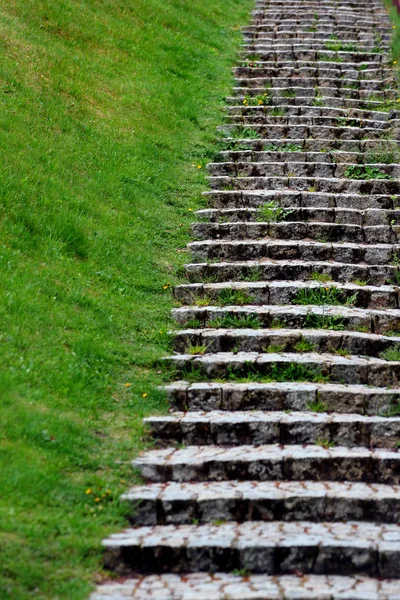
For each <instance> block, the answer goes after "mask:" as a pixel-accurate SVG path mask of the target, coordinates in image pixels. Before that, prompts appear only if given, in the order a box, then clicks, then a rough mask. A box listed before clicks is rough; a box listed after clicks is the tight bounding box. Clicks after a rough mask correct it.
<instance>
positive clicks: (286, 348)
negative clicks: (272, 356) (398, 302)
mask: <svg viewBox="0 0 400 600" xmlns="http://www.w3.org/2000/svg"><path fill="white" fill-rule="evenodd" d="M361 322H363V323H364V325H361V324H360V323H361ZM280 323H283V324H284V325H285V326H287V327H290V328H291V329H293V330H295V329H297V330H298V329H301V328H302V327H304V325H307V319H305V318H298V319H296V317H287V318H286V320H285V317H282V318H281V319H280ZM366 324H368V325H369V329H372V327H371V321H369V322H368V321H367V319H365V321H361V319H359V320H357V319H354V321H353V323H352V321H351V319H344V320H343V328H345V329H346V330H351V329H352V328H353V329H355V328H356V327H365V328H366ZM207 325H208V323H207V321H206V322H205V324H204V326H206V327H207ZM273 325H274V324H273V320H272V318H271V319H268V320H267V319H266V321H265V322H263V320H262V319H260V326H264V327H271V326H272V327H273ZM393 325H396V326H397V331H398V332H399V335H400V327H399V325H400V316H399V319H398V321H397V322H396V323H393ZM208 326H209V325H208ZM390 326H392V323H387V324H385V325H384V326H383V327H382V329H383V330H385V328H386V327H387V328H388V329H389V327H390ZM291 329H290V330H285V332H284V333H282V332H281V333H279V331H277V332H275V333H274V330H273V329H270V330H268V331H265V332H264V331H262V330H252V332H249V330H244V331H243V333H242V334H241V333H240V329H237V330H235V331H234V332H232V331H231V332H230V331H229V330H225V331H226V333H222V334H218V333H217V332H216V333H215V334H213V332H212V331H210V332H207V331H205V332H204V331H203V330H199V331H198V332H196V330H190V333H189V332H188V333H185V332H177V333H175V334H174V350H175V351H176V352H179V353H182V354H184V353H185V352H187V350H188V348H190V347H195V346H197V347H198V346H204V347H205V348H206V353H211V354H215V353H216V352H268V349H269V348H271V349H272V348H274V347H275V348H276V347H277V346H278V347H280V348H282V350H281V352H296V351H297V352H300V350H297V346H298V344H301V343H308V344H310V345H312V347H313V351H314V352H327V353H333V354H335V353H336V352H338V351H339V350H340V351H343V352H347V353H348V354H358V355H362V356H364V355H365V356H372V357H375V358H378V357H379V355H380V353H381V352H383V351H384V350H387V349H388V348H398V349H399V348H400V342H394V341H393V342H392V341H391V340H390V338H389V339H387V338H382V339H379V338H375V337H371V338H368V336H366V335H365V334H361V335H360V336H357V335H349V334H348V333H347V332H346V331H343V332H340V331H339V332H337V331H333V332H332V331H331V332H329V331H327V332H326V333H324V331H323V330H321V331H320V330H318V332H317V331H316V330H313V331H312V332H310V333H307V330H306V329H303V330H302V331H301V332H299V331H292V330H291ZM256 334H257V335H256ZM329 334H331V335H329Z"/></svg>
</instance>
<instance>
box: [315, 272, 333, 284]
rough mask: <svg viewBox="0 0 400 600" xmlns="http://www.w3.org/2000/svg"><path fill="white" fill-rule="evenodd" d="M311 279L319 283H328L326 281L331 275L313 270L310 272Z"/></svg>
mask: <svg viewBox="0 0 400 600" xmlns="http://www.w3.org/2000/svg"><path fill="white" fill-rule="evenodd" d="M311 279H312V281H318V282H319V283H328V281H332V277H331V276H330V275H328V274H327V273H318V272H316V271H314V272H313V273H311Z"/></svg>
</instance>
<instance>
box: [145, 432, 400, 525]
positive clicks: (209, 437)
mask: <svg viewBox="0 0 400 600" xmlns="http://www.w3.org/2000/svg"><path fill="white" fill-rule="evenodd" d="M149 425H150V429H151V434H152V436H153V437H154V438H155V439H156V440H158V441H159V442H162V444H168V445H175V444H177V443H179V444H185V445H187V446H198V445H201V446H207V445H218V446H241V445H247V444H252V445H260V444H284V445H288V444H315V443H317V442H318V441H319V440H324V442H329V443H332V444H334V445H336V446H346V447H349V448H351V447H357V446H358V447H366V448H370V447H371V448H393V449H396V448H397V446H398V443H399V441H400V420H399V421H396V422H393V421H392V422H391V423H390V424H386V423H379V424H377V423H374V424H368V423H365V422H362V423H361V422H359V423H356V422H342V423H312V422H307V423H305V422H304V421H298V422H295V423H274V422H271V423H267V422H262V423H261V422H258V421H253V422H252V423H251V422H241V423H240V422H237V421H236V422H231V423H229V420H226V421H225V422H223V423H217V422H213V423H210V422H206V421H205V420H199V421H197V422H196V421H194V420H193V421H191V422H190V423H185V422H179V421H159V420H157V421H151V420H150V422H149ZM398 502H399V510H400V498H399V500H398ZM302 518H306V517H302ZM321 520H323V519H321Z"/></svg>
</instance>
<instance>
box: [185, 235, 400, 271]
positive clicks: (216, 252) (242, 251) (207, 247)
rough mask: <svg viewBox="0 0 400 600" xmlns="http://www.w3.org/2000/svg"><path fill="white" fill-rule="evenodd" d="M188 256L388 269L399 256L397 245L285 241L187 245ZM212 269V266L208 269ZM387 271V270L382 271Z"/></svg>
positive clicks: (222, 259)
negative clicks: (330, 262)
mask: <svg viewBox="0 0 400 600" xmlns="http://www.w3.org/2000/svg"><path fill="white" fill-rule="evenodd" d="M188 246H189V249H190V251H191V253H192V256H193V257H194V259H195V260H196V261H204V260H218V261H224V260H229V261H235V260H236V261H239V260H241V261H246V260H259V259H263V258H269V259H270V260H276V261H279V260H293V261H296V260H304V261H307V260H312V261H320V262H324V261H335V262H341V263H343V264H349V265H357V264H359V263H366V264H367V265H390V264H393V262H394V261H395V260H396V257H397V255H398V253H399V248H398V247H397V245H393V246H390V245H387V246H382V247H379V246H374V245H372V244H370V245H363V246H361V245H360V246H358V247H357V246H345V245H343V246H341V245H340V244H336V245H335V244H334V243H331V242H329V243H326V244H324V243H322V242H313V244H311V243H310V244H309V245H308V244H306V243H303V244H301V241H300V242H299V243H298V244H296V242H293V243H291V242H289V241H287V243H286V244H279V241H278V240H276V241H275V240H273V239H272V240H268V241H265V242H264V241H259V240H257V241H256V240H254V241H253V242H247V241H243V242H242V243H241V242H219V241H218V240H215V241H213V242H207V241H205V242H193V243H191V244H189V245H188ZM210 266H212V265H210ZM383 268H388V267H383Z"/></svg>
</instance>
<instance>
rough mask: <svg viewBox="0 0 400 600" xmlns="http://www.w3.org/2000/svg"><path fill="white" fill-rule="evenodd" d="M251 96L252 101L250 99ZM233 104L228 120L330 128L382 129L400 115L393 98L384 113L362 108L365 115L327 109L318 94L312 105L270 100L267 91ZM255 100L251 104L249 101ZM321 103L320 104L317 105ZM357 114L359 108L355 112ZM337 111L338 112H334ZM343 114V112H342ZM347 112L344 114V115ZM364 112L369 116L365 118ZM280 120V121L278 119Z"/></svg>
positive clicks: (283, 81)
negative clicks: (295, 104) (292, 104)
mask: <svg viewBox="0 0 400 600" xmlns="http://www.w3.org/2000/svg"><path fill="white" fill-rule="evenodd" d="M288 82H290V79H288V78H282V79H280V80H279V83H280V84H282V85H287V84H288ZM296 82H298V83H301V84H303V83H304V84H307V83H308V82H307V81H306V79H305V78H304V79H303V78H298V79H296ZM252 98H253V100H252ZM237 100H239V102H238V101H236V103H235V104H234V105H231V106H227V107H226V110H225V113H226V120H227V122H228V123H231V124H234V123H238V122H239V123H243V124H248V123H261V124H262V123H272V124H273V123H275V122H280V123H281V124H284V125H314V126H315V125H322V126H327V125H329V126H333V127H359V128H366V127H367V128H370V127H371V128H376V129H381V130H385V129H388V128H390V127H392V125H395V126H397V125H398V123H397V122H396V120H395V116H398V115H399V112H398V110H397V112H395V110H396V109H398V108H399V104H398V102H397V101H393V102H392V103H391V105H387V109H388V110H387V111H386V112H378V111H375V112H374V113H373V112H371V111H369V112H367V110H365V111H363V112H364V114H357V115H355V114H354V112H353V111H355V109H353V111H351V112H352V114H353V116H348V113H350V111H349V109H338V108H329V107H328V108H326V107H324V106H323V99H322V98H320V97H317V98H315V99H314V100H313V101H312V102H309V104H310V105H311V104H314V106H303V107H301V106H300V107H299V106H289V105H284V104H281V103H279V102H275V103H272V100H271V98H270V96H268V94H267V92H264V94H261V95H260V96H256V95H254V94H252V95H246V96H244V97H243V100H242V99H241V98H238V99H237ZM252 102H254V104H257V105H252V104H251V103H252ZM320 104H321V105H320ZM357 112H358V113H360V111H357ZM335 113H337V114H335ZM341 113H342V114H341ZM346 113H347V114H346ZM366 115H369V117H367V116H366ZM277 119H280V121H277Z"/></svg>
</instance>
